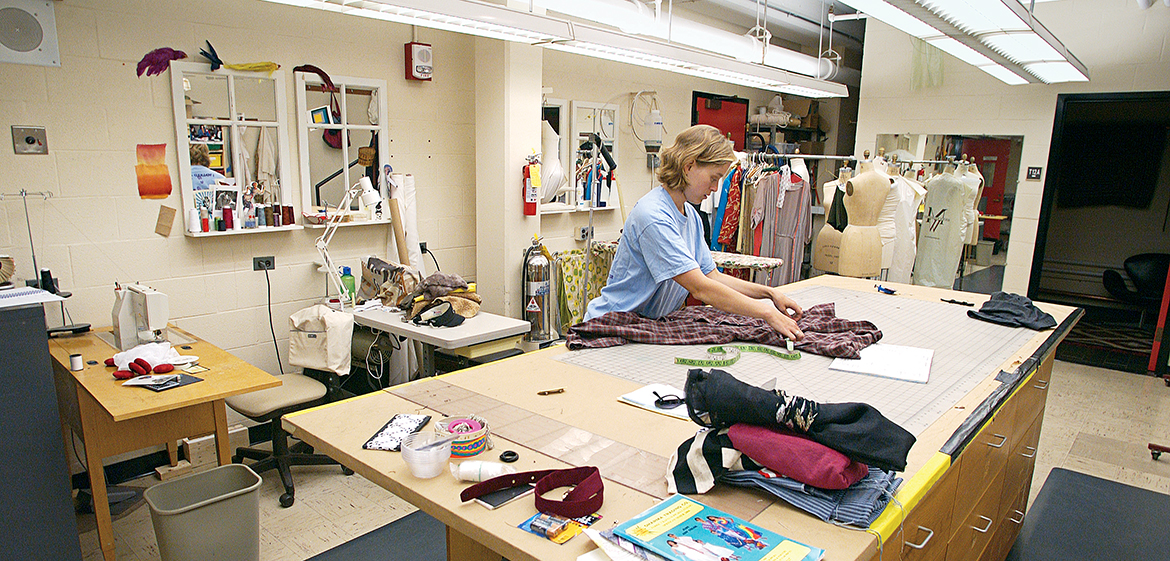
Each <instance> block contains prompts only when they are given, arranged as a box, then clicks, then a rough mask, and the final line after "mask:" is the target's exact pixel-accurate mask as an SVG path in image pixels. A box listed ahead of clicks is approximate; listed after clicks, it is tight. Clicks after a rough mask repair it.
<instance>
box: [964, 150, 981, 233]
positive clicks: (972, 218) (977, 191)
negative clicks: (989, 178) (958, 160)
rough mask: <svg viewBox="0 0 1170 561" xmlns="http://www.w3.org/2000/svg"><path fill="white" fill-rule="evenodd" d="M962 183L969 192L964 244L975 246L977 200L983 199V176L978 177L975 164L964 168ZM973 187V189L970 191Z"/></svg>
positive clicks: (977, 216)
mask: <svg viewBox="0 0 1170 561" xmlns="http://www.w3.org/2000/svg"><path fill="white" fill-rule="evenodd" d="M963 183H964V184H966V185H967V188H968V189H969V190H971V191H968V192H967V195H968V198H967V211H966V213H967V221H968V226H967V237H966V238H965V239H964V243H966V244H967V245H975V244H977V243H979V199H980V198H982V197H983V176H982V175H979V168H978V167H977V166H976V165H975V164H968V165H967V166H966V173H965V174H964V175H963ZM972 187H973V189H972Z"/></svg>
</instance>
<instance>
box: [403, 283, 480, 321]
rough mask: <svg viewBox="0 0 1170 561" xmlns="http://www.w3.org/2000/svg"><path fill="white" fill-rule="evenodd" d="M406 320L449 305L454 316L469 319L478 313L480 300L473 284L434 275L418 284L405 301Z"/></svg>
mask: <svg viewBox="0 0 1170 561" xmlns="http://www.w3.org/2000/svg"><path fill="white" fill-rule="evenodd" d="M405 301H406V302H408V303H409V304H404V305H403V306H402V309H403V310H404V311H406V319H408V320H410V319H414V317H415V316H417V315H419V314H420V313H422V312H423V310H428V309H431V308H433V307H435V306H436V305H439V304H447V305H450V307H451V310H452V311H454V312H455V313H456V314H458V315H460V316H462V317H464V318H470V317H475V315H476V314H478V313H479V305H480V303H481V302H482V300H481V299H480V297H479V294H476V292H475V283H471V284H468V283H467V281H465V280H463V278H462V277H460V276H459V275H448V274H446V273H434V274H432V275H431V276H429V277H427V278H425V279H423V280H422V282H420V283H419V284H418V288H416V289H415V291H414V292H413V293H412V294H410V295H409V297H408V298H406V299H405Z"/></svg>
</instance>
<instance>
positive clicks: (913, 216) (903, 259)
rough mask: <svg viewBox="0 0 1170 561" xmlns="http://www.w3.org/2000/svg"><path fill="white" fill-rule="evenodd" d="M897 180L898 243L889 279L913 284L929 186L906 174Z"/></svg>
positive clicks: (895, 210)
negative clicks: (919, 228) (922, 208)
mask: <svg viewBox="0 0 1170 561" xmlns="http://www.w3.org/2000/svg"><path fill="white" fill-rule="evenodd" d="M894 181H895V183H894V191H896V192H897V193H898V206H897V207H896V208H895V209H894V243H893V244H892V245H893V251H892V256H891V258H890V265H889V271H888V272H887V274H886V279H887V280H889V281H891V282H901V283H905V284H910V278H911V277H910V273H911V272H912V271H913V270H914V256H915V255H916V254H917V247H918V240H917V236H916V233H917V228H916V226H917V225H918V207H919V205H921V204H922V199H923V198H925V197H926V189H924V188H923V187H922V184H920V183H918V182H917V181H914V180H912V179H906V178H905V177H896V178H895V179H894Z"/></svg>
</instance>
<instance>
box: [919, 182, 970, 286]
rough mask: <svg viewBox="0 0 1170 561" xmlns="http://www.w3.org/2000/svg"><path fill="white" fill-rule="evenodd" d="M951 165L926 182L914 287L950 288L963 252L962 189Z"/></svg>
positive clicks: (963, 195) (963, 197) (963, 193)
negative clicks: (924, 209) (924, 206)
mask: <svg viewBox="0 0 1170 561" xmlns="http://www.w3.org/2000/svg"><path fill="white" fill-rule="evenodd" d="M954 171H955V168H954V166H948V168H947V170H946V171H944V172H943V173H940V174H938V175H936V176H934V177H932V178H931V179H930V181H927V182H926V211H925V213H924V214H923V218H922V229H921V231H920V232H919V234H918V248H917V249H918V251H917V255H915V257H914V284H917V285H921V286H939V287H943V288H951V287H952V286H953V285H954V282H955V273H956V272H957V271H958V268H959V256H960V255H961V253H962V251H963V238H962V236H961V234H962V227H963V210H964V208H965V204H964V203H965V202H966V201H965V189H966V186H965V185H964V183H963V181H962V180H961V179H959V178H958V177H955V174H954Z"/></svg>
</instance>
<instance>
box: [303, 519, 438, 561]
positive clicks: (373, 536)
mask: <svg viewBox="0 0 1170 561" xmlns="http://www.w3.org/2000/svg"><path fill="white" fill-rule="evenodd" d="M356 559H380V560H384V561H446V559H447V530H446V527H445V526H443V523H442V522H439V521H438V520H436V519H434V518H432V517H431V516H430V515H428V514H427V513H425V512H423V511H421V510H416V511H414V512H412V513H410V514H408V515H406V516H403V517H402V518H399V519H398V520H395V521H394V522H391V523H389V524H387V525H385V526H382V527H381V528H378V529H377V530H374V531H372V532H369V533H366V534H363V535H361V536H358V537H356V538H354V539H352V540H350V541H347V542H345V543H343V544H341V545H339V546H337V547H335V548H333V549H330V550H328V551H325V552H323V553H320V554H317V555H315V556H313V557H310V558H309V561H353V560H356Z"/></svg>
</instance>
